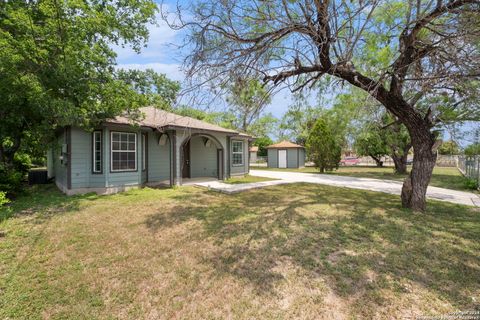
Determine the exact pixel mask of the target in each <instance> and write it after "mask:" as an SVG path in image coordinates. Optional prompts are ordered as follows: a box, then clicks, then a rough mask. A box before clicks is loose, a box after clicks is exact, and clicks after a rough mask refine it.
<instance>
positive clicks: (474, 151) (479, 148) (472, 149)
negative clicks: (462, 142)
mask: <svg viewBox="0 0 480 320" xmlns="http://www.w3.org/2000/svg"><path fill="white" fill-rule="evenodd" d="M464 153H465V155H466V156H478V155H480V143H472V144H471V145H469V146H467V147H466V148H465V150H464Z"/></svg>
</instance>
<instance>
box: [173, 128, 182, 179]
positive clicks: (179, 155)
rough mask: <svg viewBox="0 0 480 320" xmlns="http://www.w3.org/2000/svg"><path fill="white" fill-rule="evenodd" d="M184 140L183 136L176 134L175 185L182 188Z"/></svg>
mask: <svg viewBox="0 0 480 320" xmlns="http://www.w3.org/2000/svg"><path fill="white" fill-rule="evenodd" d="M183 140H184V138H183V137H182V136H181V135H177V134H175V139H174V141H175V143H174V156H175V159H176V161H175V170H174V172H175V185H177V186H180V185H181V184H182V153H181V146H182V142H183Z"/></svg>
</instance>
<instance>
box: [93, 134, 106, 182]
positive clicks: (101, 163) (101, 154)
mask: <svg viewBox="0 0 480 320" xmlns="http://www.w3.org/2000/svg"><path fill="white" fill-rule="evenodd" d="M96 134H99V135H100V170H98V171H97V170H96V167H95V164H96V162H97V159H96V150H95V147H96V141H95V135H96ZM92 174H103V130H94V131H93V132H92Z"/></svg>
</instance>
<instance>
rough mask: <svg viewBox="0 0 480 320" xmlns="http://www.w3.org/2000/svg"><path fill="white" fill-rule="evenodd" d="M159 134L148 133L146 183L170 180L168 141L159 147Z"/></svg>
mask: <svg viewBox="0 0 480 320" xmlns="http://www.w3.org/2000/svg"><path fill="white" fill-rule="evenodd" d="M159 137H160V136H159V134H158V133H156V132H149V133H148V142H147V144H148V182H160V181H165V180H169V179H170V143H171V142H170V140H168V142H167V144H165V145H164V146H161V145H159V144H158V139H159Z"/></svg>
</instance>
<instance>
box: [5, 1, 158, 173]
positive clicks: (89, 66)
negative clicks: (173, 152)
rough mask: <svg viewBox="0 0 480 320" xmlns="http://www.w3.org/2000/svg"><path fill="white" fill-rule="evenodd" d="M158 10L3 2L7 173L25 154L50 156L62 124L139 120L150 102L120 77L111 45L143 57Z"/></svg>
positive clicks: (124, 4) (135, 4)
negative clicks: (51, 144)
mask: <svg viewBox="0 0 480 320" xmlns="http://www.w3.org/2000/svg"><path fill="white" fill-rule="evenodd" d="M155 11H156V4H155V3H154V2H153V1H151V0H141V1H121V2H112V3H109V2H98V1H53V0H45V1H2V2H0V47H1V48H2V50H1V52H0V70H2V76H1V77H0V100H1V101H2V106H1V109H0V118H1V119H2V121H0V160H1V162H2V167H4V168H6V167H8V168H11V167H12V166H13V165H12V164H13V160H14V158H15V155H16V154H17V152H18V151H19V150H20V149H23V150H32V149H33V148H35V147H36V148H38V149H41V150H45V148H46V146H47V143H46V142H47V141H48V139H49V138H50V137H51V136H52V135H53V133H54V132H55V130H56V129H58V128H60V127H62V126H65V125H71V124H75V125H78V126H81V127H85V128H91V127H93V126H94V125H96V124H98V123H99V122H101V121H102V120H105V119H107V118H111V117H114V116H116V115H119V114H120V113H123V112H129V113H130V114H131V116H132V117H135V116H138V112H135V110H137V109H138V107H140V106H143V105H145V104H147V103H148V102H149V101H148V98H147V97H146V96H144V95H143V94H142V91H141V90H139V88H140V86H141V84H140V83H139V82H136V83H137V84H138V86H136V85H133V84H132V83H133V82H134V81H133V80H132V81H133V82H132V81H131V82H126V81H124V77H123V75H124V73H122V72H116V71H115V69H114V68H115V57H116V54H115V52H114V51H113V50H112V49H111V45H113V44H115V45H129V46H132V47H133V48H134V49H135V50H137V51H138V50H139V49H140V48H141V46H142V45H143V44H144V43H145V40H146V38H147V37H148V29H147V24H149V23H153V22H154V17H155ZM149 75H150V76H153V73H151V72H149ZM139 78H141V77H140V76H139ZM137 80H138V79H137ZM33 137H34V138H33Z"/></svg>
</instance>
